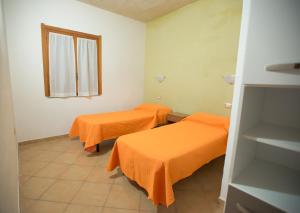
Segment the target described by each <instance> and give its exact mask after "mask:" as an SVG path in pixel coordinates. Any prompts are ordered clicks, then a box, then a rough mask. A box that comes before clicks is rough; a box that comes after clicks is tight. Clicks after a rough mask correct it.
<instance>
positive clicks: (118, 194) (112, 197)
mask: <svg viewBox="0 0 300 213" xmlns="http://www.w3.org/2000/svg"><path fill="white" fill-rule="evenodd" d="M139 200H140V191H139V190H137V189H136V188H135V187H129V186H125V185H116V184H115V185H113V186H112V188H111V191H110V193H109V196H108V199H107V202H106V206H107V207H115V208H125V209H138V208H139Z"/></svg>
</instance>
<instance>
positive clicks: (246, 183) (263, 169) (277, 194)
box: [232, 160, 300, 212]
mask: <svg viewBox="0 0 300 213" xmlns="http://www.w3.org/2000/svg"><path fill="white" fill-rule="evenodd" d="M299 180H300V171H297V170H293V169H289V168H287V167H284V166H279V165H276V164H273V163H269V162H265V161H262V160H254V161H253V162H252V163H251V164H250V165H249V166H248V167H247V169H245V171H243V172H242V173H241V175H239V176H238V177H237V178H236V180H235V182H234V183H233V184H232V185H233V186H235V187H236V188H238V189H240V190H242V191H244V192H246V193H248V194H250V195H252V196H254V197H256V198H259V199H260V200H263V201H265V202H267V203H269V204H270V205H272V206H275V207H277V208H278V209H280V210H282V211H284V212H299V209H300V196H299V194H300V181H299Z"/></svg>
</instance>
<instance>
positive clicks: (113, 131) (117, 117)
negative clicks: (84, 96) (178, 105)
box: [69, 104, 171, 151]
mask: <svg viewBox="0 0 300 213" xmlns="http://www.w3.org/2000/svg"><path fill="white" fill-rule="evenodd" d="M170 111H171V110H170V109H169V108H167V107H165V106H162V105H158V104H142V105H140V106H138V107H136V108H134V109H133V110H130V111H123V112H109V113H100V114H92V115H81V116H78V117H77V118H76V119H75V121H74V122H73V125H72V127H71V129H70V132H69V135H70V137H77V136H79V138H80V140H81V141H83V142H85V146H84V148H85V150H86V151H94V150H95V145H96V144H98V143H101V142H102V141H103V140H108V139H112V138H117V137H119V136H121V135H124V134H128V133H133V132H137V131H141V130H146V129H151V128H153V127H155V126H157V125H159V124H164V123H166V117H167V114H168V113H169V112H170Z"/></svg>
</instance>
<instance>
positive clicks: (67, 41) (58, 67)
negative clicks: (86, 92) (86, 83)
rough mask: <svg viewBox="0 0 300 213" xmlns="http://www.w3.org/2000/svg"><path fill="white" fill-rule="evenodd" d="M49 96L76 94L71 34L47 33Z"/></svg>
mask: <svg viewBox="0 0 300 213" xmlns="http://www.w3.org/2000/svg"><path fill="white" fill-rule="evenodd" d="M49 82H50V97H68V96H76V66H75V50H74V40H73V37H72V36H68V35H62V34H57V33H51V32H50V33H49Z"/></svg>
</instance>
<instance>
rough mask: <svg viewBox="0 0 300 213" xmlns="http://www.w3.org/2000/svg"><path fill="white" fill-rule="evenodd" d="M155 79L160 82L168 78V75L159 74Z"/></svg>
mask: <svg viewBox="0 0 300 213" xmlns="http://www.w3.org/2000/svg"><path fill="white" fill-rule="evenodd" d="M155 79H156V80H157V82H158V83H162V82H163V81H164V80H165V79H166V76H165V75H157V76H155Z"/></svg>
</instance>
